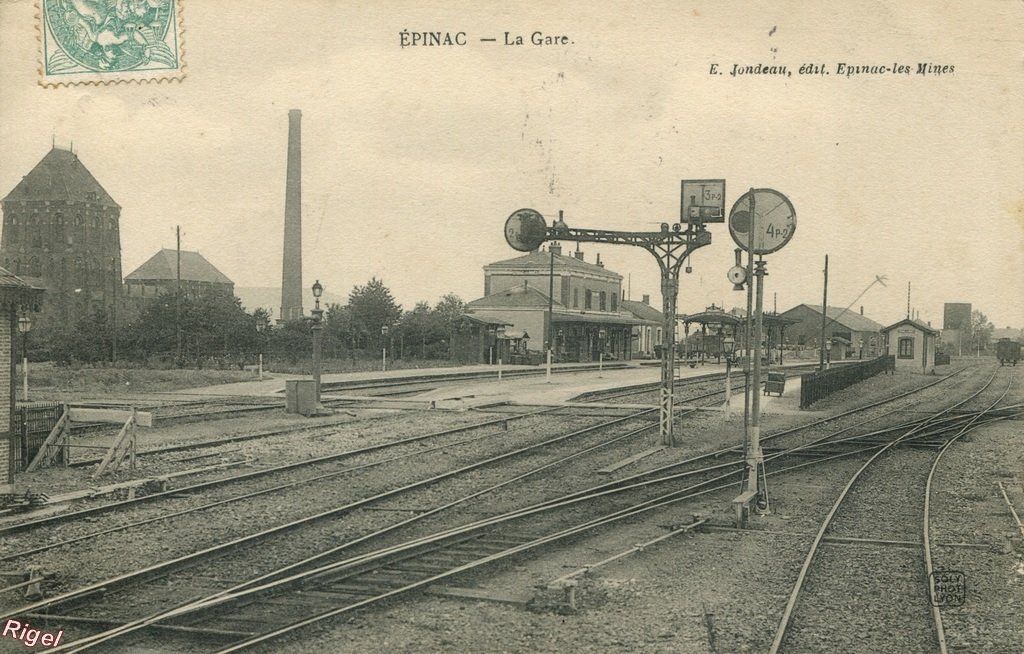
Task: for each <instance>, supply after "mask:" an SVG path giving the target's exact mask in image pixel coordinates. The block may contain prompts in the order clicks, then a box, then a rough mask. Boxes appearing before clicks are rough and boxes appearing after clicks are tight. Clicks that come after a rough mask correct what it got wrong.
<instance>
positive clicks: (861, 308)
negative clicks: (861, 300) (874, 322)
mask: <svg viewBox="0 0 1024 654" xmlns="http://www.w3.org/2000/svg"><path fill="white" fill-rule="evenodd" d="M860 315H862V316H863V315H864V305H863V304H862V305H860Z"/></svg>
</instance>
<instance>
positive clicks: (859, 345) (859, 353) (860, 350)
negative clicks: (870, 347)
mask: <svg viewBox="0 0 1024 654" xmlns="http://www.w3.org/2000/svg"><path fill="white" fill-rule="evenodd" d="M857 358H858V359H863V358H864V339H863V338H858V339H857Z"/></svg>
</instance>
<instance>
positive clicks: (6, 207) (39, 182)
mask: <svg viewBox="0 0 1024 654" xmlns="http://www.w3.org/2000/svg"><path fill="white" fill-rule="evenodd" d="M0 207H2V211H3V234H2V238H0V265H2V266H3V267H4V268H6V269H7V270H9V271H10V272H12V273H13V274H14V275H17V276H18V277H20V278H22V279H24V280H25V281H26V282H28V283H29V284H30V285H32V286H35V287H38V288H42V289H45V290H46V291H47V292H46V294H45V296H44V300H43V304H42V312H41V314H40V316H39V320H38V327H39V328H40V329H41V330H43V331H45V330H46V328H47V327H50V326H54V325H56V324H58V323H60V324H68V323H74V322H75V321H76V320H77V319H79V318H81V317H82V316H84V315H87V314H89V313H91V312H92V311H93V310H95V309H97V308H104V309H106V310H108V311H111V310H113V312H114V313H115V314H116V308H117V307H116V306H115V301H117V302H119V301H120V300H121V297H122V285H121V237H120V219H121V207H120V205H118V204H117V202H115V201H114V199H113V198H112V197H110V194H109V193H107V191H106V190H105V189H104V188H103V186H102V185H100V183H99V182H98V181H97V180H96V178H95V177H93V175H92V173H90V172H89V170H88V169H87V168H86V167H85V165H84V164H83V163H82V162H81V161H80V160H79V158H78V155H77V154H76V153H74V152H72V151H71V150H65V149H62V148H58V147H53V148H52V149H51V150H50V151H49V152H47V153H46V155H45V156H44V157H43V158H42V160H40V161H39V163H38V164H36V166H35V167H34V168H32V170H30V171H29V172H28V174H27V175H25V176H24V177H23V178H22V179H21V181H20V182H18V184H17V185H15V187H14V189H12V190H11V192H10V193H8V194H7V195H6V196H5V197H4V198H3V199H2V200H0ZM34 329H35V328H34Z"/></svg>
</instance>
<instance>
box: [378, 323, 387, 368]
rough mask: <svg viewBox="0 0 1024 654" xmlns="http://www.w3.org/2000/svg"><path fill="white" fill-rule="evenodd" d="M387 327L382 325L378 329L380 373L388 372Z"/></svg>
mask: <svg viewBox="0 0 1024 654" xmlns="http://www.w3.org/2000/svg"><path fill="white" fill-rule="evenodd" d="M388 331H389V329H388V326H387V325H382V326H381V328H380V343H381V350H380V369H381V372H387V371H388Z"/></svg>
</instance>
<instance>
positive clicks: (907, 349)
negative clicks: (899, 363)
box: [896, 338, 914, 359]
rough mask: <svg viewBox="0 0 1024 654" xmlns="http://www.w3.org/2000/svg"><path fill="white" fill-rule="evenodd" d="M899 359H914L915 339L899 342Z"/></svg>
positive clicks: (903, 339) (904, 339)
mask: <svg viewBox="0 0 1024 654" xmlns="http://www.w3.org/2000/svg"><path fill="white" fill-rule="evenodd" d="M896 356H897V357H899V358H900V359H913V358H914V339H913V338H901V339H900V341H899V349H898V350H897V354H896Z"/></svg>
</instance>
